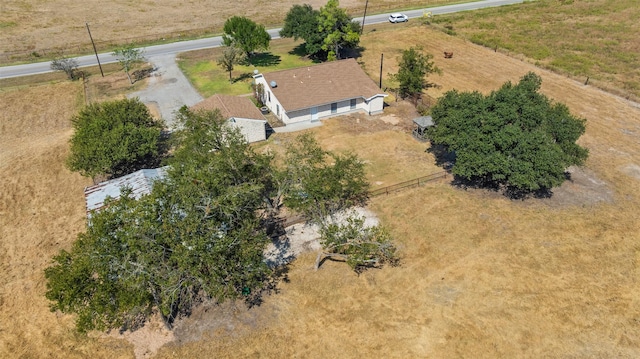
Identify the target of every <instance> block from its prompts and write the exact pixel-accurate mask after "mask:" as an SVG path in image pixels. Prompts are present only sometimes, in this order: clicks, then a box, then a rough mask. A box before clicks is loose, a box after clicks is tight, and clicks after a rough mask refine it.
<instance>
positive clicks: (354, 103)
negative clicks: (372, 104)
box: [350, 98, 356, 110]
mask: <svg viewBox="0 0 640 359" xmlns="http://www.w3.org/2000/svg"><path fill="white" fill-rule="evenodd" d="M350 105H351V109H352V110H355V109H356V99H355V98H352V99H351V104H350Z"/></svg>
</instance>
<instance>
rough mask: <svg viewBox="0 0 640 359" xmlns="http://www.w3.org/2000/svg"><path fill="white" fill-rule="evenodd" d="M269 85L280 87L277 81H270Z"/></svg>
mask: <svg viewBox="0 0 640 359" xmlns="http://www.w3.org/2000/svg"><path fill="white" fill-rule="evenodd" d="M269 85H271V87H273V88H276V87H278V84H277V83H276V82H275V81H271V82H269Z"/></svg>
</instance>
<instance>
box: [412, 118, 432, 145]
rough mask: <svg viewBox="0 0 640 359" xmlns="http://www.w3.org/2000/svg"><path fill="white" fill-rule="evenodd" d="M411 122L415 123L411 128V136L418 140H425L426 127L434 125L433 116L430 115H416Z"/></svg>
mask: <svg viewBox="0 0 640 359" xmlns="http://www.w3.org/2000/svg"><path fill="white" fill-rule="evenodd" d="M413 123H415V124H416V128H415V129H414V130H413V137H415V138H417V139H418V140H420V141H426V140H427V138H426V137H425V135H426V132H427V128H429V127H431V126H433V125H434V123H433V118H432V117H431V116H421V117H416V118H414V119H413Z"/></svg>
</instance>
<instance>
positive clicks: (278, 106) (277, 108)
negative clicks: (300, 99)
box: [276, 105, 280, 116]
mask: <svg viewBox="0 0 640 359" xmlns="http://www.w3.org/2000/svg"><path fill="white" fill-rule="evenodd" d="M276 116H280V105H276Z"/></svg>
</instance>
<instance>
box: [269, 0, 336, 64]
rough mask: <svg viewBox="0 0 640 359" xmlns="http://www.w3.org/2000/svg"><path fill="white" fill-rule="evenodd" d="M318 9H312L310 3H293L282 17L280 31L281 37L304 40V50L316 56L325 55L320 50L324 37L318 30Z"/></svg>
mask: <svg viewBox="0 0 640 359" xmlns="http://www.w3.org/2000/svg"><path fill="white" fill-rule="evenodd" d="M319 20H320V11H318V10H314V9H313V8H312V7H311V5H308V4H304V5H298V4H296V5H293V6H292V7H291V9H289V12H288V13H287V16H286V17H285V19H284V26H283V28H282V30H281V31H280V36H282V37H292V38H294V39H295V40H298V39H302V40H304V41H305V44H304V45H305V51H306V52H307V54H309V55H313V56H316V57H323V56H322V55H324V57H326V53H325V52H324V51H323V50H322V42H323V40H324V37H323V35H322V33H321V32H319V31H318V29H319V27H320V23H319Z"/></svg>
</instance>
